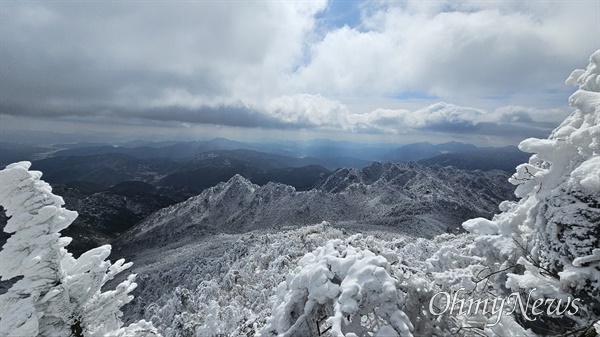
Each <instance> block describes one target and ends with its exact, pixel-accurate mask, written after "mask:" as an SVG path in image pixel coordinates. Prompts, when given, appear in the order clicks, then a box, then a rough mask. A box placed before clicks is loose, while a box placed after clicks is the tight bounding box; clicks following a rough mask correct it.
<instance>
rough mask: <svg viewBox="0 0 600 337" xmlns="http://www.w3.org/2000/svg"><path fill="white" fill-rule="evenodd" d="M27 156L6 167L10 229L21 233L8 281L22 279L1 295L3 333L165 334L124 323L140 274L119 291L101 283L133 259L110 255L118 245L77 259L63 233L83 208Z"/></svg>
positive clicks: (0, 187)
mask: <svg viewBox="0 0 600 337" xmlns="http://www.w3.org/2000/svg"><path fill="white" fill-rule="evenodd" d="M30 166H31V163H29V162H20V163H15V164H11V165H9V166H7V167H6V168H5V169H4V170H2V171H0V205H2V206H3V207H4V209H5V210H6V215H7V216H9V217H10V219H9V220H8V222H7V224H6V227H5V228H4V231H5V232H7V233H13V234H12V236H11V237H10V238H9V239H8V240H7V242H6V244H5V245H4V246H3V249H2V251H0V261H2V263H1V264H0V276H1V277H2V280H10V279H13V278H19V277H20V279H19V280H18V281H16V283H14V285H13V286H12V287H11V288H10V289H9V290H8V292H7V293H5V294H3V295H1V296H0V315H1V317H0V335H2V336H36V335H43V336H76V337H80V336H85V337H90V336H157V332H156V329H155V328H154V327H153V326H152V324H151V323H148V322H145V321H140V322H137V323H135V324H132V325H129V326H127V327H123V322H121V320H120V317H121V315H122V313H121V311H120V308H121V306H123V305H124V304H126V303H128V302H129V301H131V300H132V299H133V296H131V295H130V292H131V291H132V290H133V289H135V287H136V284H135V283H134V280H135V275H130V276H129V277H128V278H127V279H126V280H125V281H123V282H122V283H120V284H119V285H118V286H117V287H116V289H114V290H109V291H104V292H102V290H101V288H102V286H104V285H105V284H106V283H107V282H108V281H110V280H111V279H113V278H114V276H115V275H116V274H118V273H120V272H122V271H123V270H125V269H127V268H129V267H130V266H131V263H125V261H124V260H122V259H121V260H118V261H116V262H115V263H114V264H111V263H110V262H109V261H106V260H105V259H106V258H107V257H108V255H109V254H110V250H111V247H110V245H105V246H102V247H98V248H95V249H92V250H90V251H88V252H86V253H84V254H82V255H81V256H80V257H79V258H77V259H75V258H74V257H73V255H72V254H70V253H69V252H68V251H67V250H66V249H65V247H66V246H67V245H68V244H69V243H70V242H71V238H67V237H61V236H60V231H61V230H63V229H65V228H67V227H68V226H69V225H70V224H71V223H72V222H73V220H75V218H76V217H77V213H76V212H73V211H69V210H67V209H65V208H63V207H62V206H63V205H64V201H63V199H62V198H61V197H59V196H56V195H54V194H52V189H51V187H50V185H48V184H47V183H46V182H44V181H42V180H40V178H41V176H42V174H41V172H38V171H29V167H30Z"/></svg>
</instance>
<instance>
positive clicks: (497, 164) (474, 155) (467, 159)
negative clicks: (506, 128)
mask: <svg viewBox="0 0 600 337" xmlns="http://www.w3.org/2000/svg"><path fill="white" fill-rule="evenodd" d="M530 156H531V154H528V153H525V152H522V151H521V150H519V148H517V147H516V146H507V147H501V148H480V149H477V150H475V151H470V152H464V153H446V154H441V155H439V156H436V157H433V158H427V159H422V160H419V164H421V165H425V166H432V165H439V166H453V167H456V168H459V169H465V170H483V171H489V170H502V171H506V172H509V173H513V172H514V171H515V167H516V166H517V165H519V164H522V163H526V162H527V161H528V160H529V157H530Z"/></svg>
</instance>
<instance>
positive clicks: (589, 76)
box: [463, 50, 600, 332]
mask: <svg viewBox="0 0 600 337" xmlns="http://www.w3.org/2000/svg"><path fill="white" fill-rule="evenodd" d="M566 83H567V84H570V85H578V86H579V90H577V91H576V92H575V93H574V94H573V95H572V96H571V97H570V99H569V102H570V104H571V105H572V106H573V107H575V109H576V110H575V111H574V112H573V113H572V114H571V115H570V116H569V117H567V119H565V121H564V122H563V123H562V124H561V125H560V126H559V127H558V128H556V129H555V130H554V131H553V132H552V134H551V135H550V137H549V138H548V139H543V140H542V139H534V138H531V139H527V140H524V141H523V142H521V144H520V145H519V147H520V149H521V150H523V151H526V152H530V153H534V155H533V156H532V157H531V159H530V160H529V162H528V163H526V164H522V165H519V166H518V167H517V172H516V173H515V175H513V177H512V178H511V182H512V183H513V184H515V185H517V188H516V191H515V194H516V195H517V196H518V197H520V198H521V200H520V201H519V202H518V203H509V202H505V203H503V204H502V205H501V209H502V210H503V213H501V214H498V215H497V216H495V217H494V219H493V220H491V221H489V220H486V219H473V220H469V221H467V222H465V223H464V224H463V226H464V227H465V229H467V230H468V231H471V232H473V233H476V234H480V236H479V237H478V238H477V239H476V240H475V247H474V248H475V249H474V251H475V252H476V253H477V254H478V255H480V256H481V257H483V258H485V261H486V263H487V265H488V267H490V268H491V269H490V275H493V277H492V281H494V282H493V284H494V285H495V288H496V290H497V291H498V292H499V293H500V294H502V293H507V292H510V291H519V292H521V293H528V294H529V293H531V294H532V296H533V297H534V299H536V300H537V299H548V298H554V299H562V300H567V299H568V298H569V297H570V298H578V299H580V300H581V303H580V304H581V308H580V309H581V310H579V311H578V312H577V315H573V316H570V319H569V320H565V317H564V315H562V316H563V317H561V315H555V314H551V313H549V312H554V310H549V311H546V312H547V315H544V317H540V320H538V322H540V321H541V325H540V324H538V325H537V328H538V329H550V330H551V331H554V332H559V331H564V330H565V328H566V330H571V331H573V330H577V329H582V330H585V329H592V328H591V327H592V325H593V324H594V322H595V321H597V320H598V318H599V317H600V50H599V51H597V52H595V53H594V54H593V55H592V56H591V57H590V64H589V66H588V67H587V69H586V70H576V71H574V72H573V73H572V75H571V76H570V77H569V79H568V80H567V82H566ZM544 309H546V308H544ZM550 309H552V308H550ZM555 309H556V308H555ZM521 315H523V313H521ZM523 318H524V317H523V316H521V317H520V319H521V320H522V321H526V320H524V319H523ZM525 325H527V326H531V327H533V328H536V324H535V323H531V322H526V323H525Z"/></svg>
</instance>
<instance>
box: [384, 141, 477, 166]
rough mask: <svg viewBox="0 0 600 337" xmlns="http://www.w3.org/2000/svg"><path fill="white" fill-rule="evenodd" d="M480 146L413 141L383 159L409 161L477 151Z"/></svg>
mask: <svg viewBox="0 0 600 337" xmlns="http://www.w3.org/2000/svg"><path fill="white" fill-rule="evenodd" d="M477 149H478V148H477V147H476V146H475V145H473V144H465V143H460V142H454V141H453V142H447V143H442V144H437V145H433V144H431V143H429V142H421V143H413V144H408V145H404V146H401V147H398V148H396V149H393V150H391V151H388V152H387V153H385V154H384V155H383V156H382V157H381V159H382V160H383V161H395V162H408V161H411V160H412V161H416V160H419V159H424V158H431V157H435V156H439V155H440V154H445V153H463V152H470V151H475V150H477Z"/></svg>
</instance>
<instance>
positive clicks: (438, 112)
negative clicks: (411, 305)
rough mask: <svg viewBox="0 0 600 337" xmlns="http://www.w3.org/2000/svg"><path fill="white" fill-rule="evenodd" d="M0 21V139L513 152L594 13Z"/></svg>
mask: <svg viewBox="0 0 600 337" xmlns="http://www.w3.org/2000/svg"><path fill="white" fill-rule="evenodd" d="M0 6H1V7H0V41H1V42H0V43H1V50H0V66H1V75H0V95H1V97H0V118H1V125H0V128H1V131H2V132H3V133H5V134H11V133H14V132H16V131H18V132H21V131H22V130H44V131H54V132H58V133H85V134H86V135H89V136H90V139H92V138H93V137H94V136H98V135H101V136H111V137H117V138H119V137H132V138H141V137H145V138H149V139H152V138H156V139H159V138H160V139H169V138H171V139H178V138H190V139H191V138H207V137H213V136H224V137H228V138H237V139H252V138H256V139H262V138H287V139H299V138H332V139H349V140H355V141H359V140H364V141H371V142H373V141H381V142H390V141H393V142H399V143H411V142H415V141H421V140H430V141H431V142H433V143H436V142H442V141H448V140H459V141H468V142H472V143H476V144H482V145H483V144H485V145H503V144H516V143H518V142H519V141H520V140H521V139H524V138H528V137H532V136H535V137H546V136H547V135H548V133H549V131H550V130H551V129H553V128H554V127H555V126H557V125H558V123H559V122H560V121H562V119H564V117H565V116H566V115H568V113H569V112H570V111H571V110H572V109H571V108H569V107H568V103H567V102H568V97H569V96H570V94H571V93H572V92H573V91H574V90H575V88H573V87H568V86H566V85H565V84H564V81H565V80H566V78H567V77H568V76H569V74H570V73H571V71H572V70H574V69H576V68H585V67H586V66H587V60H588V58H589V56H590V55H591V54H592V53H593V52H594V51H595V50H597V49H599V48H600V1H598V0H594V1H576V0H575V1H548V2H544V1H530V2H528V1H414V2H413V1H389V2H388V1H335V0H334V1H329V2H327V1H283V2H279V1H6V0H2V1H1V2H0ZM119 139H120V138H119Z"/></svg>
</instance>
